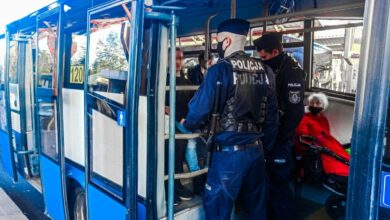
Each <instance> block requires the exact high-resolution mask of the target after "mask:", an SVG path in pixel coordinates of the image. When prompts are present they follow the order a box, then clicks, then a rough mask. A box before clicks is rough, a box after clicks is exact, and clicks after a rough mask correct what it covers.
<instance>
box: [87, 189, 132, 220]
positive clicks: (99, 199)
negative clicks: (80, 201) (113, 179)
mask: <svg viewBox="0 0 390 220" xmlns="http://www.w3.org/2000/svg"><path fill="white" fill-rule="evenodd" d="M87 188H88V206H89V209H88V210H89V219H91V220H100V219H101V220H107V219H118V220H120V219H125V218H126V208H125V207H124V206H122V205H121V204H120V203H119V202H117V201H115V200H114V199H112V198H110V197H108V196H107V195H106V194H105V193H103V192H101V191H100V190H99V189H97V188H95V187H94V186H91V185H89V186H88V187H87Z"/></svg>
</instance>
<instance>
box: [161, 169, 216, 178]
mask: <svg viewBox="0 0 390 220" xmlns="http://www.w3.org/2000/svg"><path fill="white" fill-rule="evenodd" d="M208 172H209V168H203V169H201V170H197V171H194V172H189V173H175V180H179V179H192V178H195V177H198V176H201V175H203V174H205V173H208ZM167 180H168V175H165V176H164V181H167Z"/></svg>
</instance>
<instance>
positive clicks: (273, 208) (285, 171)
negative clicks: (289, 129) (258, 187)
mask: <svg viewBox="0 0 390 220" xmlns="http://www.w3.org/2000/svg"><path fill="white" fill-rule="evenodd" d="M293 147H294V145H293V143H292V142H291V141H286V142H284V143H276V144H275V145H274V146H273V148H272V149H271V150H270V151H269V152H266V159H267V171H268V176H269V180H270V184H269V200H268V219H270V220H289V219H296V216H295V212H294V196H293V192H292V189H291V187H290V183H291V181H292V173H293V169H294V162H293V158H292V149H293Z"/></svg>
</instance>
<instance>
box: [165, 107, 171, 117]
mask: <svg viewBox="0 0 390 220" xmlns="http://www.w3.org/2000/svg"><path fill="white" fill-rule="evenodd" d="M169 112H170V108H169V106H165V114H167V115H169Z"/></svg>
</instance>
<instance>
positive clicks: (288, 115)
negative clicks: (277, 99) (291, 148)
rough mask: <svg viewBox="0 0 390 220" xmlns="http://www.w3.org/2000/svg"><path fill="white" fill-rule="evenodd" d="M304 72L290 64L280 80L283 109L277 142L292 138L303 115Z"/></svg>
mask: <svg viewBox="0 0 390 220" xmlns="http://www.w3.org/2000/svg"><path fill="white" fill-rule="evenodd" d="M303 78H304V72H303V70H302V69H301V68H300V67H298V66H292V67H291V68H289V71H288V72H286V73H285V75H284V80H283V82H282V85H281V86H282V91H281V92H282V94H279V95H281V96H282V97H281V98H282V100H283V102H284V110H283V113H282V114H281V118H280V125H279V135H278V138H277V141H278V143H283V142H285V141H287V140H288V139H290V140H292V139H293V138H294V132H295V129H296V128H297V126H298V125H299V122H300V121H301V119H302V117H303V115H304V112H305V110H304V104H303V99H304V79H303Z"/></svg>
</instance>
